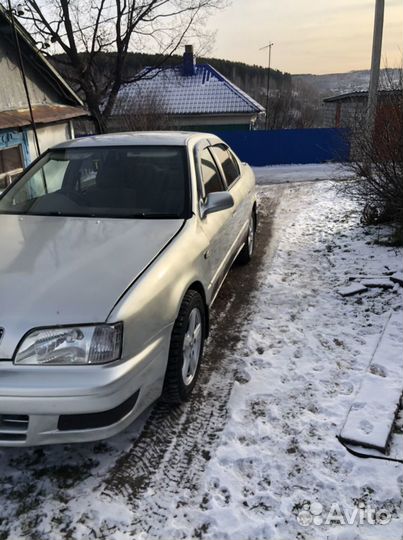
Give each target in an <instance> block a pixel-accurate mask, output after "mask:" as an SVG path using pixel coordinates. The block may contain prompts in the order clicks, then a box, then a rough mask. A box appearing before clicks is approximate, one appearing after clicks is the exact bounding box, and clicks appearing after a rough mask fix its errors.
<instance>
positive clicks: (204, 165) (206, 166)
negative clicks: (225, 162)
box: [200, 148, 224, 195]
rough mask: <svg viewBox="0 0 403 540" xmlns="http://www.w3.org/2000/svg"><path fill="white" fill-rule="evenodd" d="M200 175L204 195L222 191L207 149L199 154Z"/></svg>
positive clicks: (219, 178) (216, 171)
mask: <svg viewBox="0 0 403 540" xmlns="http://www.w3.org/2000/svg"><path fill="white" fill-rule="evenodd" d="M200 160H201V173H202V178H203V184H204V190H205V192H206V195H208V194H209V193H213V192H214V191H224V186H223V183H222V181H221V177H220V173H219V172H218V169H217V165H216V164H215V162H214V159H213V157H212V155H211V154H210V151H209V150H208V148H205V149H204V150H203V151H202V152H201V156H200Z"/></svg>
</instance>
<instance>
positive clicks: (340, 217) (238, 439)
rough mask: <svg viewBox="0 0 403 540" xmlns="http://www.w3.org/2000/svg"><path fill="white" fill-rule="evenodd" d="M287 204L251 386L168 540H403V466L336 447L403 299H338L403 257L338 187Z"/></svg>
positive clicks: (253, 353)
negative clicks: (367, 226) (196, 538)
mask: <svg viewBox="0 0 403 540" xmlns="http://www.w3.org/2000/svg"><path fill="white" fill-rule="evenodd" d="M282 201H283V202H282V204H280V208H279V209H278V211H277V220H278V221H277V222H278V229H277V230H276V231H275V236H276V241H277V243H278V244H277V248H276V252H275V254H274V257H273V259H272V261H271V264H269V265H267V267H266V268H265V269H264V271H263V281H262V283H261V285H260V288H259V295H258V298H257V301H256V305H255V316H254V318H253V319H252V321H251V324H250V326H249V328H247V329H245V333H244V335H243V339H242V340H241V342H240V344H239V348H238V350H237V353H236V358H237V361H238V362H240V363H241V365H242V366H243V367H242V369H243V372H244V382H243V384H240V383H236V384H235V386H234V389H233V392H232V395H231V400H230V417H229V419H228V422H227V424H226V426H225V428H224V431H223V433H222V436H221V439H220V443H219V445H218V447H217V449H216V451H215V453H214V456H213V458H212V460H211V461H210V463H209V465H208V467H207V469H206V471H205V473H204V475H203V478H202V481H201V483H200V486H199V488H198V495H197V496H196V497H194V496H192V499H191V500H189V499H188V500H186V503H185V504H183V505H181V506H180V507H179V509H177V508H176V506H175V503H176V501H172V506H171V509H172V519H171V520H170V521H169V522H168V523H167V524H166V525H165V528H164V531H163V532H161V533H160V534H159V535H157V536H158V538H187V531H189V530H191V529H192V528H193V529H196V530H198V531H202V534H201V537H202V538H206V539H207V538H208V539H217V540H225V539H231V540H238V539H239V540H241V539H278V540H283V539H288V538H299V539H301V540H302V539H307V538H315V539H318V538H320V539H329V540H330V539H336V538H337V539H341V538H342V539H343V540H345V539H349V540H355V539H363V538H365V539H366V540H369V539H374V540H375V539H377V540H379V539H380V538H382V539H383V540H386V539H394V540H400V539H401V536H402V532H403V517H402V499H401V498H402V488H403V467H402V465H400V464H396V463H391V462H386V461H378V460H373V459H368V460H363V459H360V458H356V457H353V456H351V455H350V454H348V453H347V451H346V450H345V449H344V448H343V447H342V446H341V445H340V444H339V443H338V441H337V439H336V436H337V434H338V433H339V430H340V428H341V426H342V424H343V422H344V419H345V416H346V414H347V412H348V410H349V407H350V405H351V403H352V401H353V400H354V396H355V393H356V391H357V390H358V388H359V385H360V381H361V378H362V376H363V373H364V372H365V370H366V367H367V365H368V362H369V359H370V356H371V353H372V351H373V348H374V346H375V343H376V341H377V339H378V337H379V334H380V332H381V331H382V328H383V324H384V322H385V320H386V318H387V316H388V312H389V309H391V308H392V309H401V308H402V297H401V292H390V291H387V292H386V291H385V292H382V293H381V294H379V291H374V290H372V291H369V292H368V293H365V294H364V295H362V296H359V297H351V298H342V297H340V296H339V295H338V294H337V292H336V289H337V288H338V286H339V285H341V284H343V283H345V282H346V281H347V278H348V276H349V275H351V274H360V273H363V274H365V273H368V274H379V273H382V272H384V271H385V270H387V269H391V270H392V269H393V270H399V269H400V268H401V265H402V252H401V251H396V250H395V249H393V248H387V247H380V246H378V245H376V244H374V240H376V238H377V234H378V231H377V230H375V229H374V230H372V231H370V232H366V231H364V230H363V229H362V227H361V226H360V225H359V222H358V218H359V216H358V214H357V211H356V209H355V207H354V205H353V204H351V203H350V202H349V201H347V200H343V199H340V198H339V197H338V196H337V195H336V193H335V190H334V188H332V187H330V186H329V184H327V183H323V184H317V185H309V186H304V187H303V188H302V189H295V188H292V189H290V190H289V191H288V192H285V193H284V194H283V197H282ZM332 505H333V506H332ZM335 505H338V506H335ZM354 509H357V510H358V509H360V510H361V511H364V510H365V511H366V510H368V511H371V510H373V511H376V512H379V511H380V510H385V512H387V514H385V515H387V516H389V515H390V522H388V523H387V524H378V525H377V524H371V523H368V520H365V519H363V520H362V523H360V520H359V518H357V519H356V520H355V522H354V523H353V524H351V525H348V524H343V520H344V521H346V520H347V519H348V516H349V515H352V512H354ZM339 510H340V512H339ZM328 511H331V512H333V515H334V514H337V516H338V518H337V517H336V520H335V523H333V524H330V523H329V524H325V520H326V518H327V517H328ZM314 514H316V515H315V519H316V522H317V523H318V525H315V523H313V522H312V523H311V519H313V518H314ZM382 515H383V514H381V513H379V514H378V518H379V519H378V521H379V523H380V522H381V521H382ZM306 524H308V525H307V526H306ZM145 538H146V537H145Z"/></svg>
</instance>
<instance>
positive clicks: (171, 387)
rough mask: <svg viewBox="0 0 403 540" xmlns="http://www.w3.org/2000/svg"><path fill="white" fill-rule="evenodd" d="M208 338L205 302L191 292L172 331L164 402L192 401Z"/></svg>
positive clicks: (188, 293)
mask: <svg viewBox="0 0 403 540" xmlns="http://www.w3.org/2000/svg"><path fill="white" fill-rule="evenodd" d="M204 338H205V307H204V302H203V299H202V297H201V296H200V294H199V293H198V292H197V291H193V290H189V291H188V292H187V293H186V294H185V297H184V299H183V301H182V305H181V307H180V309H179V314H178V317H177V319H176V321H175V324H174V327H173V330H172V337H171V345H170V349H169V358H168V366H167V371H166V375H165V381H164V391H163V400H164V401H168V402H170V403H182V402H184V401H186V400H187V399H188V398H189V396H190V394H191V392H192V390H193V387H194V385H195V384H196V380H197V377H198V374H199V370H200V361H201V357H202V354H203V345H204Z"/></svg>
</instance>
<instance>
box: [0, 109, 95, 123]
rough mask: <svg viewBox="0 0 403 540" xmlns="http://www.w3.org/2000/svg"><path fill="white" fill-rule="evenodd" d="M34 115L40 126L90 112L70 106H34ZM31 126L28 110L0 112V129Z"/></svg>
mask: <svg viewBox="0 0 403 540" xmlns="http://www.w3.org/2000/svg"><path fill="white" fill-rule="evenodd" d="M32 113H33V117H34V121H35V124H38V125H40V124H47V123H50V122H58V121H61V120H68V119H70V118H77V117H79V116H87V115H88V112H87V111H85V109H83V107H72V106H69V105H34V106H33V107H32ZM30 124H31V115H30V112H29V109H28V108H25V109H16V110H13V111H0V129H7V128H10V127H24V126H28V125H30Z"/></svg>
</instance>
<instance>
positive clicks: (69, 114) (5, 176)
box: [0, 5, 88, 189]
mask: <svg viewBox="0 0 403 540" xmlns="http://www.w3.org/2000/svg"><path fill="white" fill-rule="evenodd" d="M15 25H16V31H17V35H18V41H19V45H20V49H21V55H22V58H23V64H24V68H25V73H26V79H27V86H28V91H29V95H30V98H31V103H32V109H33V116H34V120H35V123H36V126H37V133H38V139H39V146H40V151H41V152H43V151H44V150H46V149H47V148H49V146H52V145H54V144H56V143H58V142H62V141H65V140H66V139H69V138H72V137H74V132H73V127H72V123H71V120H72V119H73V118H77V117H79V116H83V115H87V114H88V113H87V112H86V111H85V110H84V108H83V104H82V102H81V100H80V98H79V97H78V96H77V95H76V94H75V92H74V91H73V90H72V89H71V88H70V86H69V85H68V84H67V83H66V82H65V81H64V79H63V78H62V77H61V76H60V74H59V73H58V72H57V71H56V70H55V69H54V68H53V67H52V66H51V65H50V63H49V62H48V61H47V60H46V59H45V58H44V57H43V56H42V54H41V53H40V52H39V51H38V49H37V47H36V45H35V42H34V41H33V40H32V38H31V37H30V35H29V34H28V33H27V32H26V31H25V30H24V28H23V27H22V26H21V25H20V24H19V23H18V21H15ZM36 157H37V150H36V146H35V144H34V136H33V131H32V127H31V118H30V113H29V108H28V102H27V96H26V93H25V90H24V85H23V80H22V77H21V71H20V68H19V63H18V56H17V48H16V44H15V40H14V33H13V28H12V24H11V19H10V17H9V15H8V13H7V12H6V10H5V9H4V8H3V7H2V6H1V5H0V189H2V188H4V186H5V185H6V184H7V183H8V182H9V181H10V180H11V179H12V178H13V177H14V176H16V175H17V174H19V173H20V172H21V170H22V169H23V168H24V167H26V166H27V165H28V164H29V163H30V162H31V161H32V160H33V159H35V158H36Z"/></svg>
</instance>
